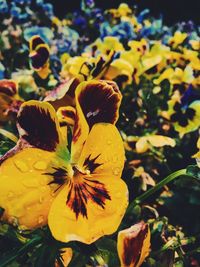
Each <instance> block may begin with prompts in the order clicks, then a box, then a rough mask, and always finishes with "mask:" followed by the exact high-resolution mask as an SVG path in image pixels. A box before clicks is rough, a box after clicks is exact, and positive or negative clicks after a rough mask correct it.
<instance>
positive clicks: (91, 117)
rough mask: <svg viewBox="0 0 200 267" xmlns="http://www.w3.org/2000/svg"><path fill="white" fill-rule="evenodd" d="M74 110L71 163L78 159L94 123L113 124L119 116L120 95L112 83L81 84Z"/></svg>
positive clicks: (77, 91) (76, 94) (93, 82)
mask: <svg viewBox="0 0 200 267" xmlns="http://www.w3.org/2000/svg"><path fill="white" fill-rule="evenodd" d="M75 96H76V110H77V116H76V119H75V126H74V133H73V140H72V161H73V162H77V160H78V159H79V156H80V153H81V150H82V148H83V144H84V142H85V140H86V138H87V136H88V133H89V130H90V129H91V128H92V126H93V125H94V124H95V123H98V122H106V123H112V124H114V123H115V122H116V121H117V119H118V116H119V106H120V102H121V93H120V91H119V89H118V87H117V85H116V83H114V82H112V81H101V80H100V81H89V82H82V83H81V84H80V85H79V86H78V87H77V89H76V93H75Z"/></svg>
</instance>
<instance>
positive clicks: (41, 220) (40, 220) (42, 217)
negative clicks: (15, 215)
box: [38, 215, 44, 224]
mask: <svg viewBox="0 0 200 267" xmlns="http://www.w3.org/2000/svg"><path fill="white" fill-rule="evenodd" d="M43 222H44V216H43V215H40V216H39V218H38V223H39V224H41V223H43Z"/></svg>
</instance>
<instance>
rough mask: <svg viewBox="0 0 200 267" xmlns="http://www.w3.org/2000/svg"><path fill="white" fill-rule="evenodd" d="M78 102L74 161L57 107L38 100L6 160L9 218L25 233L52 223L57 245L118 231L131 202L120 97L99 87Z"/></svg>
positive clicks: (83, 91) (3, 199) (79, 94)
mask: <svg viewBox="0 0 200 267" xmlns="http://www.w3.org/2000/svg"><path fill="white" fill-rule="evenodd" d="M75 97H76V118H75V124H74V129H73V138H72V144H71V156H70V154H69V151H68V149H67V140H66V139H64V138H63V136H64V135H63V134H62V132H61V130H60V126H59V122H58V118H57V116H56V112H55V110H54V108H53V107H52V106H51V105H50V104H49V103H46V102H39V101H34V100H32V101H28V102H26V103H24V104H23V105H22V106H21V109H20V112H19V115H18V124H17V125H18V129H19V134H20V139H19V141H18V144H17V146H16V147H15V148H13V149H12V150H11V151H9V152H8V153H7V154H6V155H4V156H3V157H2V158H1V166H0V174H1V175H0V180H1V181H0V182H1V185H2V186H1V188H0V190H1V194H0V207H2V208H3V209H5V212H4V214H3V217H2V219H3V220H4V221H7V222H9V223H13V224H15V225H18V226H19V227H21V229H34V228H37V227H41V226H43V225H46V224H47V223H48V225H49V227H50V230H51V232H52V235H53V236H54V237H55V239H57V240H60V241H62V242H69V241H72V240H77V241H81V242H84V243H87V244H90V243H92V242H94V241H95V240H97V239H98V238H100V237H101V236H103V235H106V234H112V233H113V232H114V231H116V229H117V227H118V226H119V224H120V222H121V219H122V217H123V215H124V213H125V210H126V207H127V204H128V199H127V198H128V191H127V187H126V185H125V183H124V182H123V181H122V180H121V179H120V177H121V173H122V169H123V165H124V148H123V142H122V140H121V137H120V135H119V133H118V131H117V129H116V127H115V126H114V125H113V124H114V123H115V122H116V121H117V118H118V110H119V105H120V101H121V94H120V92H119V89H118V88H117V86H116V84H115V83H113V82H105V81H93V82H85V83H81V84H80V85H79V86H78V88H77V90H76V95H75ZM94 97H95V98H96V101H92V100H93V99H94Z"/></svg>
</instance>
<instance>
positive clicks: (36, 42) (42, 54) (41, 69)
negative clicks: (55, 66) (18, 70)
mask: <svg viewBox="0 0 200 267" xmlns="http://www.w3.org/2000/svg"><path fill="white" fill-rule="evenodd" d="M29 50H30V52H29V57H30V59H31V65H32V67H33V69H34V70H35V71H36V72H37V74H38V75H39V76H40V78H42V79H46V78H47V76H48V75H49V73H50V69H49V54H50V51H49V50H50V49H49V46H48V45H47V44H45V42H44V41H43V40H42V38H41V37H40V36H39V35H34V36H33V37H31V39H30V41H29Z"/></svg>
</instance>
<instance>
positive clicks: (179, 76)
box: [170, 65, 194, 84]
mask: <svg viewBox="0 0 200 267" xmlns="http://www.w3.org/2000/svg"><path fill="white" fill-rule="evenodd" d="M193 80H194V76H193V70H192V68H191V66H189V65H188V66H186V67H185V69H184V70H182V69H180V68H175V70H174V73H173V75H172V76H171V78H170V83H171V84H182V83H188V84H190V83H192V81H193Z"/></svg>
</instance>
